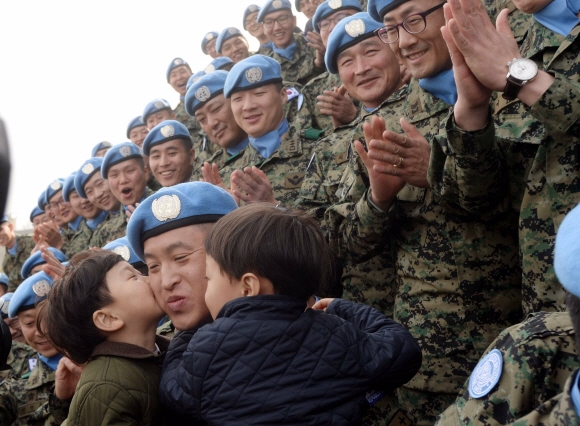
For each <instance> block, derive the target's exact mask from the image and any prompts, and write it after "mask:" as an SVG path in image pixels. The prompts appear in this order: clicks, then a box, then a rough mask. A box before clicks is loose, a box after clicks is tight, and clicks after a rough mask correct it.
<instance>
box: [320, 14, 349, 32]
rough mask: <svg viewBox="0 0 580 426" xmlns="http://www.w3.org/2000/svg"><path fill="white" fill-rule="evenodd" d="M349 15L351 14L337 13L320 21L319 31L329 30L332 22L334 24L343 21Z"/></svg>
mask: <svg viewBox="0 0 580 426" xmlns="http://www.w3.org/2000/svg"><path fill="white" fill-rule="evenodd" d="M347 16H349V14H348V13H344V12H343V13H337V14H336V15H334V16H333V17H332V18H326V19H323V20H322V21H320V22H319V23H318V30H319V31H323V30H324V31H327V30H328V28H330V24H331V23H333V24H334V25H336V24H338V23H339V22H340V21H342V20H343V19H344V18H346V17H347Z"/></svg>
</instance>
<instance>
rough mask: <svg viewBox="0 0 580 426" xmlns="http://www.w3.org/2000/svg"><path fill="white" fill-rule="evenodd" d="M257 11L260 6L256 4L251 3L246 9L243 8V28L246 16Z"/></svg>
mask: <svg viewBox="0 0 580 426" xmlns="http://www.w3.org/2000/svg"><path fill="white" fill-rule="evenodd" d="M259 11H260V6H258V5H257V4H251V5H249V6H248V7H246V10H244V20H243V21H242V26H243V27H244V30H245V29H246V18H247V17H248V15H250V14H252V13H254V12H259Z"/></svg>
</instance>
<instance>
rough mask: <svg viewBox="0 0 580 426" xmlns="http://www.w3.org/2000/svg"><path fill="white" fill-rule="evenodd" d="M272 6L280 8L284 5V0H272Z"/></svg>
mask: <svg viewBox="0 0 580 426" xmlns="http://www.w3.org/2000/svg"><path fill="white" fill-rule="evenodd" d="M272 7H273V8H274V9H280V8H281V7H282V0H274V1H273V2H272Z"/></svg>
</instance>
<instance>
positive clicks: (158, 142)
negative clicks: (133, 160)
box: [143, 120, 195, 187]
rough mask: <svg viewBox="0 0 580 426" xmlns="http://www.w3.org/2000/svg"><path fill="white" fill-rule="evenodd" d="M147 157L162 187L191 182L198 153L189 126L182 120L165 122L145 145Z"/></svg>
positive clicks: (156, 128) (155, 128) (156, 129)
mask: <svg viewBox="0 0 580 426" xmlns="http://www.w3.org/2000/svg"><path fill="white" fill-rule="evenodd" d="M143 155H144V156H145V158H147V159H148V162H149V167H150V169H151V172H152V173H153V175H154V176H155V179H156V180H157V181H158V182H159V183H160V184H161V185H162V186H164V187H165V186H173V185H177V184H178V183H183V182H189V180H190V179H191V175H192V173H193V164H194V161H195V151H194V150H193V145H192V143H191V137H190V136H189V131H188V130H187V127H185V126H184V125H183V124H181V123H180V122H179V121H176V120H167V121H163V122H161V123H159V124H158V125H157V126H155V127H154V128H153V129H151V131H150V132H149V134H148V135H147V137H146V138H145V141H144V142H143Z"/></svg>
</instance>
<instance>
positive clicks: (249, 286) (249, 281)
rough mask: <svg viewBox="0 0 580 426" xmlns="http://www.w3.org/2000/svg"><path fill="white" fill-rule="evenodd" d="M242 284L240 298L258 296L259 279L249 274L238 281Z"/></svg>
mask: <svg viewBox="0 0 580 426" xmlns="http://www.w3.org/2000/svg"><path fill="white" fill-rule="evenodd" d="M240 281H241V283H242V288H241V292H242V296H244V297H245V296H257V295H258V294H260V279H259V278H258V277H257V276H256V275H255V274H252V273H251V272H248V273H247V274H244V275H243V276H242V279H241V280H240Z"/></svg>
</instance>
